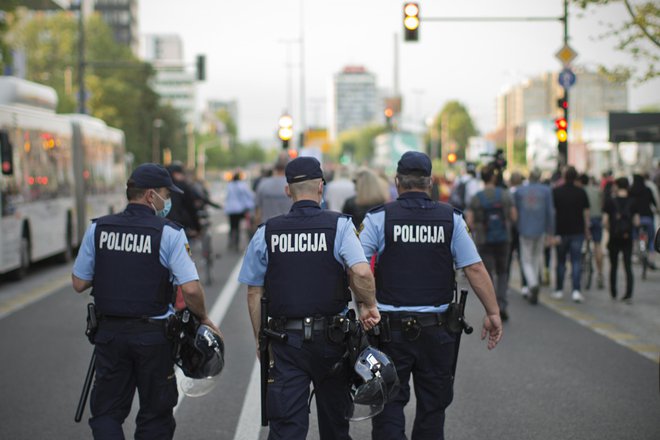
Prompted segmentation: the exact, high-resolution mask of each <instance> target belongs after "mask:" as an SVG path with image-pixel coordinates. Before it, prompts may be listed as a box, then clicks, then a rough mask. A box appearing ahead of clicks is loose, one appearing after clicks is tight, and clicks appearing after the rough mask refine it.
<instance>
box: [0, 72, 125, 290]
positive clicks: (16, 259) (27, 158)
mask: <svg viewBox="0 0 660 440" xmlns="http://www.w3.org/2000/svg"><path fill="white" fill-rule="evenodd" d="M56 106H57V95H56V93H55V91H54V90H53V89H51V88H50V87H46V86H43V85H40V84H35V83H31V82H29V81H25V80H21V79H18V78H13V77H0V160H1V164H2V169H1V174H0V210H1V212H2V216H1V217H0V273H6V272H12V274H13V275H15V277H16V278H21V277H23V276H24V275H25V274H26V272H27V269H28V268H29V266H30V264H31V263H32V262H35V261H38V260H41V259H44V258H47V257H51V256H54V255H59V256H60V257H61V259H62V260H64V261H68V260H69V259H70V258H71V255H72V251H73V249H74V248H75V247H77V246H78V244H79V243H80V240H81V239H82V235H83V234H84V232H85V228H86V226H87V223H88V221H89V220H90V219H92V218H95V217H98V216H101V215H104V214H108V213H111V212H115V211H119V210H121V209H122V207H123V206H124V204H125V195H124V188H125V186H124V185H125V182H126V164H125V160H124V155H125V154H124V153H125V148H124V135H123V132H121V131H120V130H117V129H114V128H111V127H108V126H107V125H106V124H105V123H104V122H103V121H101V120H99V119H96V118H92V117H89V116H85V115H59V114H56V113H55V108H56Z"/></svg>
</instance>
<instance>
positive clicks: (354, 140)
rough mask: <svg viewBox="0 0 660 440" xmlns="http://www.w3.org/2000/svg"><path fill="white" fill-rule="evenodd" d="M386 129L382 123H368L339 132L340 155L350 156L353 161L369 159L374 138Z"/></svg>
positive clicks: (372, 150)
mask: <svg viewBox="0 0 660 440" xmlns="http://www.w3.org/2000/svg"><path fill="white" fill-rule="evenodd" d="M387 131H388V128H387V127H385V126H384V125H368V126H366V127H361V128H354V129H352V130H347V131H345V132H343V133H341V134H340V135H339V140H338V143H339V151H340V155H344V154H347V155H349V156H352V157H353V161H354V162H355V163H362V162H366V161H369V159H370V158H371V157H373V155H374V139H375V138H376V137H377V136H378V135H380V134H383V133H385V132H387Z"/></svg>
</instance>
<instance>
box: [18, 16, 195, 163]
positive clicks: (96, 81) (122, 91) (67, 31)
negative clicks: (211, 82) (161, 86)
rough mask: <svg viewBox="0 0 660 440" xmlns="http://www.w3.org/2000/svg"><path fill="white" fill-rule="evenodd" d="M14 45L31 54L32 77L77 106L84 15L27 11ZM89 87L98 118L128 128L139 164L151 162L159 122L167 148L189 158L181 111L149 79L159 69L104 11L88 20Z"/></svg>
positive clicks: (63, 106)
mask: <svg viewBox="0 0 660 440" xmlns="http://www.w3.org/2000/svg"><path fill="white" fill-rule="evenodd" d="M7 41H8V43H9V44H10V45H11V46H12V47H14V48H18V49H23V50H25V52H26V54H27V79H28V80H31V81H35V82H39V83H42V84H45V85H48V86H50V87H53V88H54V89H55V90H56V92H57V95H58V99H59V102H58V107H57V111H58V112H61V113H71V112H74V111H76V108H77V105H76V102H77V93H78V91H77V88H78V87H77V85H78V82H77V75H78V55H77V54H78V18H77V15H76V14H74V13H71V12H66V11H61V12H58V13H53V14H31V15H28V14H23V15H20V14H19V16H18V20H17V21H16V23H14V24H13V25H12V28H11V29H10V34H9V35H8V38H7ZM85 59H86V61H87V63H88V64H87V68H86V70H85V88H86V89H87V91H88V95H89V97H88V100H87V107H88V109H89V113H90V114H91V115H92V116H95V117H97V118H100V119H103V120H104V121H105V122H106V123H107V124H108V125H110V126H113V127H117V128H119V129H121V130H123V131H124V133H125V136H126V148H127V151H130V152H132V153H133V154H134V155H135V161H136V163H140V162H145V161H149V160H151V145H152V139H153V135H154V129H153V121H154V120H155V119H157V118H159V119H161V120H162V121H163V126H162V128H161V129H160V139H161V147H162V148H170V149H171V150H172V153H173V157H175V158H179V159H181V158H183V159H185V157H186V155H185V151H186V137H185V127H184V124H183V122H182V118H181V115H180V114H179V113H178V112H177V111H176V110H174V109H173V108H172V107H170V106H164V105H160V104H159V102H158V100H159V98H158V95H157V94H156V93H155V92H154V91H153V90H152V89H151V87H150V86H149V82H150V80H151V78H152V76H153V69H152V68H151V67H150V66H149V65H148V64H145V63H142V62H141V61H140V60H138V59H137V58H136V57H135V56H134V55H133V54H132V52H131V51H130V49H129V48H128V47H126V46H123V45H120V44H117V43H116V42H115V41H114V38H113V35H112V31H111V30H110V28H109V27H108V26H107V24H106V23H105V22H104V21H103V20H102V19H101V17H100V16H98V15H93V16H91V17H90V18H89V19H87V20H86V22H85Z"/></svg>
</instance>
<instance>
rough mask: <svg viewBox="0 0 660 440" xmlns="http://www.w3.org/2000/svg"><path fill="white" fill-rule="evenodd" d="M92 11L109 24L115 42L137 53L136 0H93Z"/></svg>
mask: <svg viewBox="0 0 660 440" xmlns="http://www.w3.org/2000/svg"><path fill="white" fill-rule="evenodd" d="M88 1H89V0H88ZM94 11H95V12H97V13H99V14H100V15H101V17H102V18H103V21H105V22H106V23H107V24H108V26H110V28H111V29H112V33H113V35H114V37H115V41H116V42H117V43H119V44H123V45H125V46H128V47H130V48H131V50H132V51H133V53H134V54H137V53H138V50H139V40H138V5H137V0H95V1H94Z"/></svg>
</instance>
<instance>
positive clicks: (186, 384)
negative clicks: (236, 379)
mask: <svg viewBox="0 0 660 440" xmlns="http://www.w3.org/2000/svg"><path fill="white" fill-rule="evenodd" d="M219 378H220V376H213V377H203V378H201V379H194V378H192V377H187V376H181V377H180V380H179V390H180V391H181V392H182V393H183V394H185V395H186V396H188V397H201V396H204V395H206V394H208V393H210V392H211V390H213V388H215V386H216V385H217V384H218V382H219Z"/></svg>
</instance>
